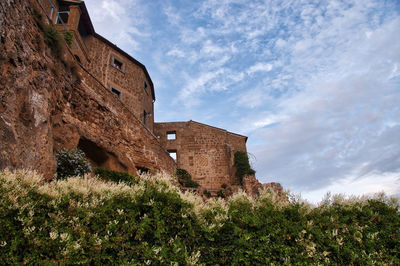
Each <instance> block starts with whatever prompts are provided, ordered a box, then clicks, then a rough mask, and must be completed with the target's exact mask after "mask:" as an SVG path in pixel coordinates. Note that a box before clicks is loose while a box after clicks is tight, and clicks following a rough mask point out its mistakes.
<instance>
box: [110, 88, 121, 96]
mask: <svg viewBox="0 0 400 266" xmlns="http://www.w3.org/2000/svg"><path fill="white" fill-rule="evenodd" d="M111 92H112V93H113V94H115V95H117V96H118V98H121V91H119V90H118V89H116V88H114V87H111Z"/></svg>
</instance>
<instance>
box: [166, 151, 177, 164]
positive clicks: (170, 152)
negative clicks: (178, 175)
mask: <svg viewBox="0 0 400 266" xmlns="http://www.w3.org/2000/svg"><path fill="white" fill-rule="evenodd" d="M168 153H169V156H171V157H172V159H174V161H175V162H176V160H177V152H176V150H168Z"/></svg>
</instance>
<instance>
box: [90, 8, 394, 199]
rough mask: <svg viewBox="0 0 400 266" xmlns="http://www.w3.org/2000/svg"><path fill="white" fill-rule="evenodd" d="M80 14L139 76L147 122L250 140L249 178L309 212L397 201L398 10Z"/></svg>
mask: <svg viewBox="0 0 400 266" xmlns="http://www.w3.org/2000/svg"><path fill="white" fill-rule="evenodd" d="M85 3H86V6H87V8H88V10H89V14H90V16H91V19H92V22H93V24H94V27H95V30H96V31H97V32H98V33H99V34H101V35H103V36H104V37H106V38H107V39H109V40H110V41H111V42H113V43H115V44H116V45H118V46H119V47H120V48H122V49H124V50H125V51H127V52H128V53H129V54H131V55H132V56H133V57H134V58H136V59H138V60H139V61H140V62H142V63H143V64H144V65H145V66H146V67H147V70H148V71H149V73H150V76H151V78H152V80H153V82H154V85H155V91H156V104H155V119H156V121H187V120H190V119H192V120H196V121H199V122H202V123H207V124H210V125H213V126H217V127H221V128H224V129H227V130H229V131H232V132H236V133H240V134H244V135H246V136H248V137H249V139H248V142H247V147H248V152H249V153H251V154H252V155H253V156H251V157H252V158H253V159H252V164H253V167H254V168H255V170H256V171H257V174H256V175H257V178H258V179H259V180H260V181H261V182H280V183H281V184H282V185H283V187H284V188H285V189H290V190H291V191H293V192H295V193H301V195H302V197H304V198H306V199H308V200H309V201H312V202H316V201H319V200H320V199H321V198H322V197H323V195H324V194H325V193H326V192H328V191H331V192H332V193H345V194H347V195H350V194H354V195H361V194H365V193H374V192H379V191H385V192H386V193H387V194H389V195H400V1H396V0H393V1H383V0H378V1H372V0H362V1H361V0H360V1H352V0H346V1H336V0H329V1H319V2H318V1H308V0H304V1H299V0H296V1H295V0H293V1H292V0H281V1H272V0H268V1H267V0H266V1H261V0H254V1H251V0H204V1H183V0H175V1H171V0H163V1H158V0H154V1H148V0H101V1H100V0H86V1H85Z"/></svg>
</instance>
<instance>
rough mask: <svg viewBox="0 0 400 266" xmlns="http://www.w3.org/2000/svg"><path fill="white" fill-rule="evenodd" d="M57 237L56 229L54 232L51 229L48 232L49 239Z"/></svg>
mask: <svg viewBox="0 0 400 266" xmlns="http://www.w3.org/2000/svg"><path fill="white" fill-rule="evenodd" d="M57 237H58V233H57V231H56V232H53V231H51V232H50V238H51V239H53V240H56V239H57Z"/></svg>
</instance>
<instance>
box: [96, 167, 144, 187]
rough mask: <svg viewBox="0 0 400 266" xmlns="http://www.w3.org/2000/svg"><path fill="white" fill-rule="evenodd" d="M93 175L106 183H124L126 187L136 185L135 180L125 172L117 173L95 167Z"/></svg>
mask: <svg viewBox="0 0 400 266" xmlns="http://www.w3.org/2000/svg"><path fill="white" fill-rule="evenodd" d="M94 174H95V175H97V176H98V177H99V178H100V179H103V180H106V181H112V182H115V183H119V182H124V183H126V184H128V185H133V184H136V183H137V179H136V178H135V177H134V176H132V175H130V174H129V173H127V172H119V171H114V170H109V169H104V168H102V167H95V168H94Z"/></svg>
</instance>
